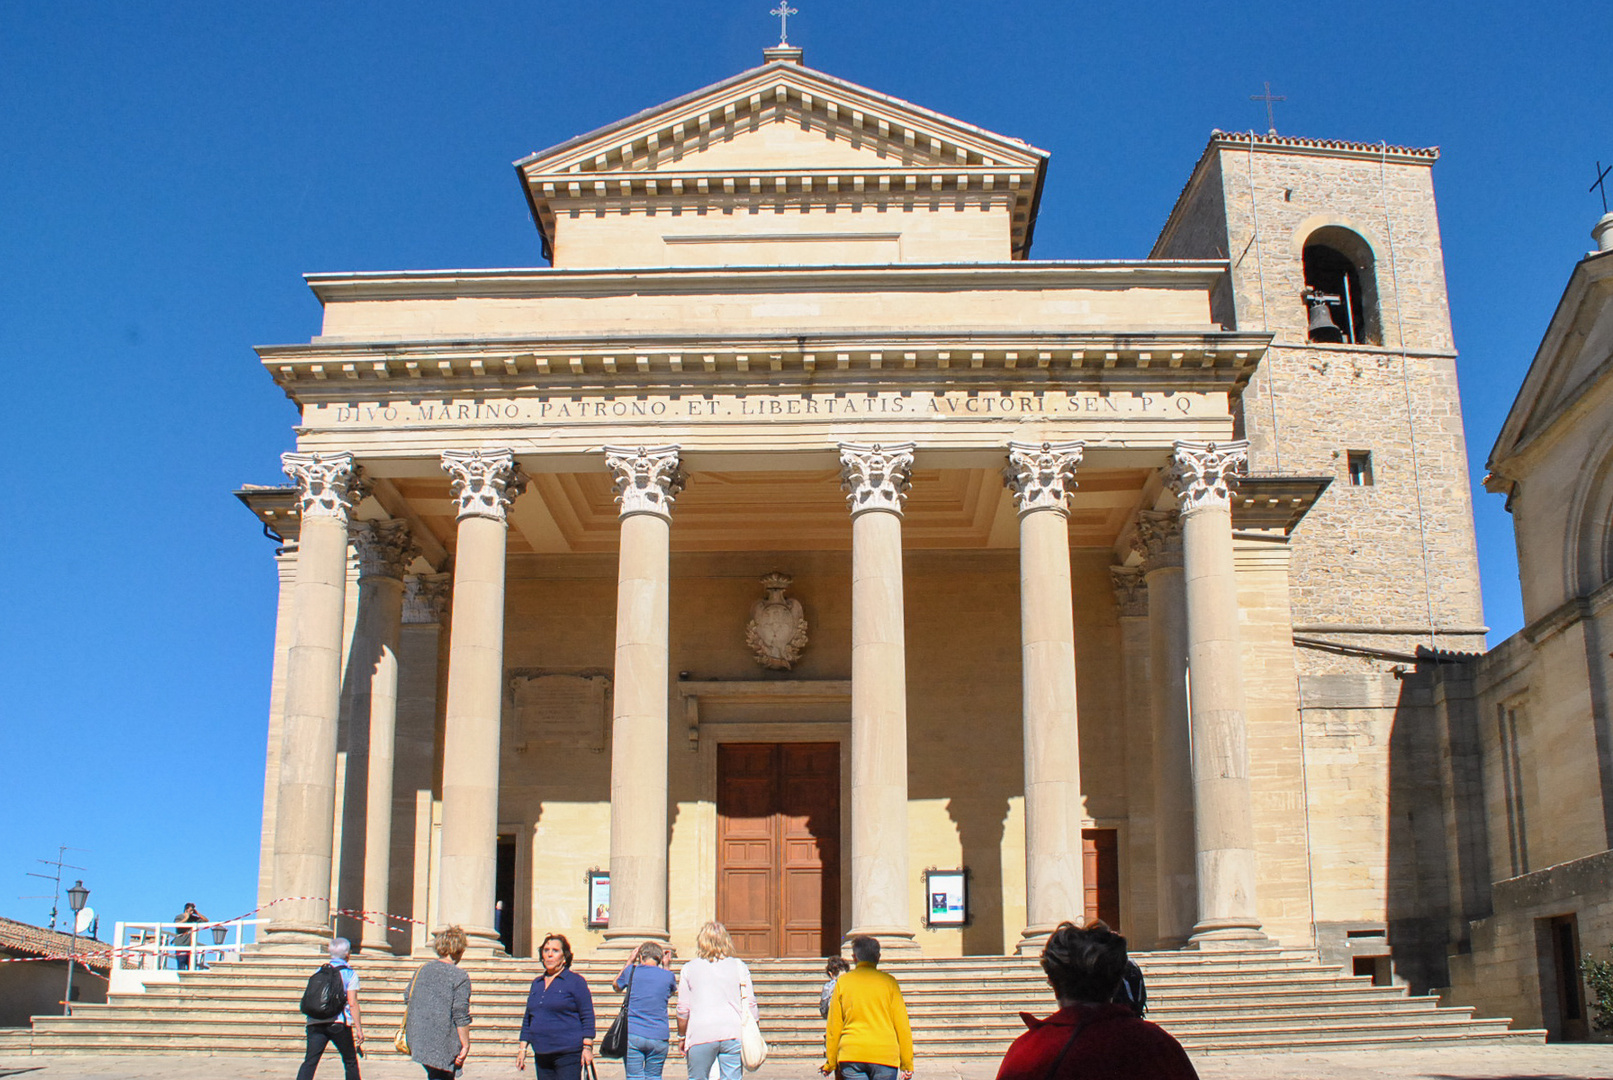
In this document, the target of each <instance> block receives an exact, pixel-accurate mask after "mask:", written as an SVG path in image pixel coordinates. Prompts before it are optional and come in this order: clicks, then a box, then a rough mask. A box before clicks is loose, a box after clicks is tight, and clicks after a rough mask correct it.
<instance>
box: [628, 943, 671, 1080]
mask: <svg viewBox="0 0 1613 1080" xmlns="http://www.w3.org/2000/svg"><path fill="white" fill-rule="evenodd" d="M667 959H668V957H667V956H666V952H665V950H663V949H662V948H661V946H660V945H657V944H656V943H655V942H653V941H646V942H645V943H644V944H642V945H640V946H639V947H638V948H636V949H634V950H633V955H632V956H631V957H630V958H629V959H628V961H627V966H626V967H624V968H623V969H622V973H621V974H620V975H618V976H616V989H618V990H624V989H625V990H627V991H628V1002H627V1058H626V1060H625V1061H624V1062H623V1065H624V1066H626V1072H627V1080H661V1070H662V1068H664V1067H665V1065H666V1050H667V1041H668V1040H669V1039H670V1038H671V1037H672V1026H671V1024H670V1023H669V1022H668V1021H667V1011H666V1003H667V1000H668V999H669V998H671V997H672V991H673V990H675V989H677V986H678V981H677V980H676V979H674V978H673V977H672V973H671V972H670V971H668V970H667V969H666V967H665V966H664V961H665V960H667Z"/></svg>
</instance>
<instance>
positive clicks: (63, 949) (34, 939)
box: [0, 918, 112, 971]
mask: <svg viewBox="0 0 1613 1080" xmlns="http://www.w3.org/2000/svg"><path fill="white" fill-rule="evenodd" d="M77 946H78V948H77V955H78V956H79V958H80V962H81V963H83V964H84V966H85V967H91V968H98V969H100V970H101V971H107V970H110V969H111V967H112V946H111V945H108V944H107V943H106V942H104V941H96V940H94V939H93V938H82V937H81V938H79V939H78V940H77ZM0 949H8V950H10V951H12V952H18V953H25V954H28V955H30V956H49V957H63V956H68V955H69V954H73V953H74V939H73V936H72V935H71V934H64V933H62V932H61V931H59V930H46V929H45V928H44V927H42V926H32V925H30V924H28V923H24V922H17V921H16V920H15V919H7V918H0ZM85 954H90V957H89V959H84V957H85Z"/></svg>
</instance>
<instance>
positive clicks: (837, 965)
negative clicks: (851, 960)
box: [823, 956, 851, 978]
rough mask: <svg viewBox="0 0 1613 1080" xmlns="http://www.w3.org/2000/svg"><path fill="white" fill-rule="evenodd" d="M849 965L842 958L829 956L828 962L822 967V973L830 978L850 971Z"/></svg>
mask: <svg viewBox="0 0 1613 1080" xmlns="http://www.w3.org/2000/svg"><path fill="white" fill-rule="evenodd" d="M850 970H851V965H850V964H848V963H846V961H845V959H844V958H843V957H839V956H831V957H829V962H828V963H827V964H825V965H824V966H823V973H824V974H825V975H827V976H829V977H830V978H833V977H834V976H836V975H839V974H840V973H841V972H842V971H850Z"/></svg>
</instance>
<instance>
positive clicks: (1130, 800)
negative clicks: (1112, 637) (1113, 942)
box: [1109, 566, 1159, 949]
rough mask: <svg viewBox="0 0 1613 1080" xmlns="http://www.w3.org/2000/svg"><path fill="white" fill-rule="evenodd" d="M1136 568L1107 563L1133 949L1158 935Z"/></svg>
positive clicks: (1126, 904)
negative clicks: (1122, 735) (1116, 656)
mask: <svg viewBox="0 0 1613 1080" xmlns="http://www.w3.org/2000/svg"><path fill="white" fill-rule="evenodd" d="M1143 574H1144V571H1143V568H1142V567H1140V566H1111V567H1110V568H1109V580H1110V583H1111V584H1113V586H1114V591H1115V615H1116V621H1117V622H1119V624H1120V666H1121V685H1122V686H1123V687H1124V688H1125V690H1124V694H1123V698H1122V700H1123V702H1124V705H1123V707H1122V710H1121V716H1122V717H1124V720H1125V725H1126V820H1127V821H1128V822H1129V824H1130V826H1131V827H1130V829H1129V831H1128V835H1127V837H1126V858H1125V870H1124V877H1125V879H1126V880H1129V881H1130V882H1131V888H1130V889H1128V890H1127V891H1126V894H1125V895H1124V896H1123V897H1122V899H1121V911H1120V922H1121V925H1122V926H1123V927H1125V934H1126V939H1127V940H1128V941H1130V942H1132V947H1133V948H1139V949H1140V948H1147V949H1152V948H1155V947H1156V946H1155V944H1154V943H1155V940H1156V939H1157V938H1158V936H1159V917H1158V899H1157V897H1158V893H1157V890H1156V887H1155V881H1154V876H1155V867H1156V866H1157V865H1158V861H1157V859H1156V857H1155V849H1154V731H1153V723H1152V720H1151V719H1150V714H1151V709H1150V702H1149V696H1148V695H1149V684H1150V679H1149V677H1148V586H1147V583H1146V581H1145V580H1144V578H1143Z"/></svg>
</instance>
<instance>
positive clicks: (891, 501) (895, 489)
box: [840, 442, 914, 517]
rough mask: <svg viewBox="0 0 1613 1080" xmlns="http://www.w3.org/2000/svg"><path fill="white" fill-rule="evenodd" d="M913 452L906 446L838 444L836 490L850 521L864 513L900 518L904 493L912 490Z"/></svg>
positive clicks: (910, 445) (908, 444)
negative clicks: (847, 508) (843, 495)
mask: <svg viewBox="0 0 1613 1080" xmlns="http://www.w3.org/2000/svg"><path fill="white" fill-rule="evenodd" d="M913 449H914V444H913V443H910V442H909V443H893V444H891V445H890V446H884V445H881V444H880V443H874V444H873V445H872V446H868V445H865V444H863V443H841V444H840V486H841V487H842V488H844V489H845V491H846V502H847V503H849V504H850V505H851V516H852V517H856V516H857V515H858V514H861V513H863V512H864V511H867V510H889V511H890V512H891V513H893V514H897V515H900V514H901V512H902V502H903V500H905V499H906V498H907V489H908V488H910V487H912V486H913V485H912V479H913Z"/></svg>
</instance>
